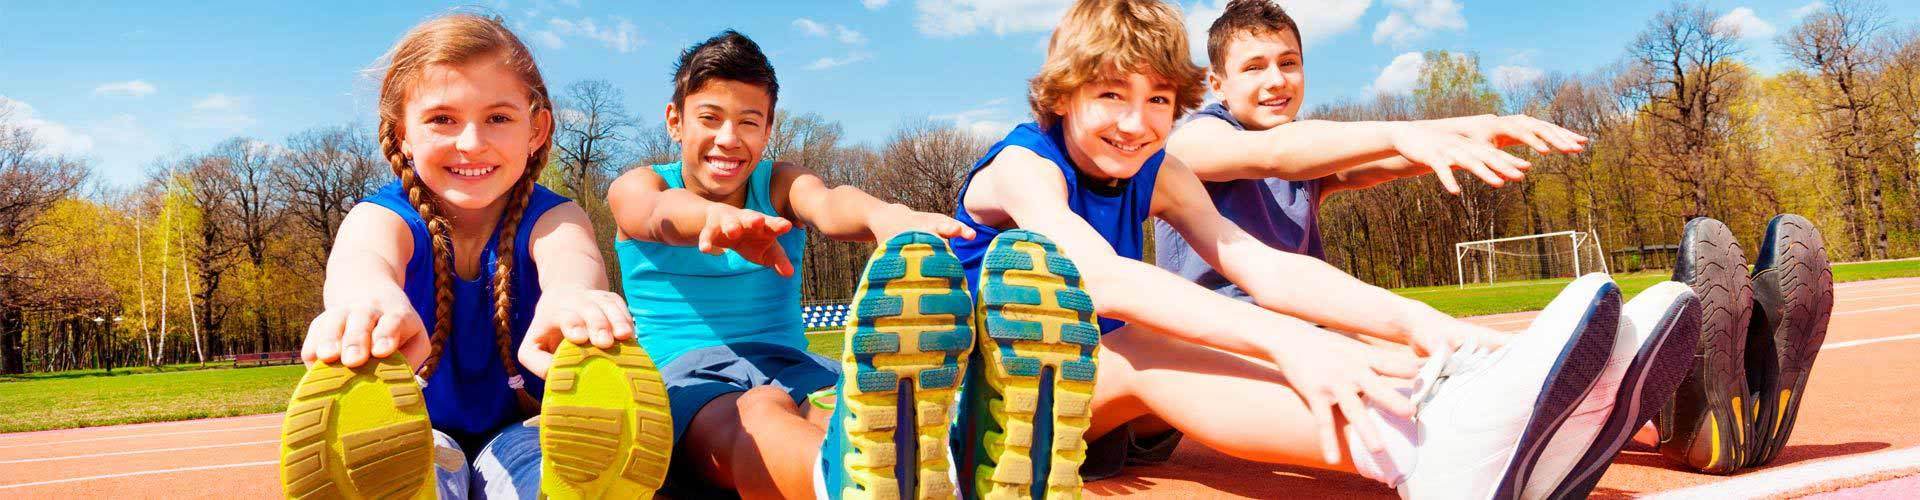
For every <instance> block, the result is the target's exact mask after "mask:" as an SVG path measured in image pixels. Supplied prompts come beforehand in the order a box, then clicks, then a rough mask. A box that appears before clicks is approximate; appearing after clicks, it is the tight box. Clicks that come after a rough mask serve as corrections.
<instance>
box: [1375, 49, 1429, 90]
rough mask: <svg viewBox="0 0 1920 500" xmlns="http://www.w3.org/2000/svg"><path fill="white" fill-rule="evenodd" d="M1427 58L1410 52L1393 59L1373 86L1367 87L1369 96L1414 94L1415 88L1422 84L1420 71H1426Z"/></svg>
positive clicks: (1381, 71)
mask: <svg viewBox="0 0 1920 500" xmlns="http://www.w3.org/2000/svg"><path fill="white" fill-rule="evenodd" d="M1426 67H1427V57H1426V56H1423V55H1420V53H1419V52H1408V53H1405V54H1400V55H1399V56H1395V57H1394V58H1393V62H1392V63H1388V64H1387V68H1386V69H1383V70H1380V76H1379V77H1376V78H1374V79H1373V85H1370V86H1368V87H1367V90H1366V93H1367V94H1405V93H1409V92H1413V86H1414V85H1417V84H1419V83H1420V71H1421V70H1424V69H1426Z"/></svg>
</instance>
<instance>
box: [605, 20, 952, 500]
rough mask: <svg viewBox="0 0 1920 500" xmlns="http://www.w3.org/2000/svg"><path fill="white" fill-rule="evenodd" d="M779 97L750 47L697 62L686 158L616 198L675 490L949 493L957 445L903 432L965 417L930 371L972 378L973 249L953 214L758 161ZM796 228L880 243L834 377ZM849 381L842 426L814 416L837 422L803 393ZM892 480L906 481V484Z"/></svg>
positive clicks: (705, 52)
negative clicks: (954, 413)
mask: <svg viewBox="0 0 1920 500" xmlns="http://www.w3.org/2000/svg"><path fill="white" fill-rule="evenodd" d="M778 93H779V83H778V81H777V80H776V78H775V76H774V71H773V67H772V65H771V64H769V63H768V61H767V58H766V56H765V55H764V54H763V53H762V52H761V51H760V48H759V46H758V45H756V44H755V43H754V42H753V41H752V40H750V39H748V38H747V37H745V36H743V35H741V34H739V33H736V32H733V31H726V32H723V33H721V34H720V35H718V36H715V37H713V38H710V39H708V40H706V41H704V42H701V43H699V44H697V45H694V46H693V47H691V48H689V49H687V50H686V51H685V52H683V53H682V54H681V57H680V61H679V64H678V66H677V67H676V68H675V75H674V92H673V102H672V103H671V104H669V105H668V106H667V108H666V126H667V130H668V132H669V134H670V135H671V136H672V137H673V139H674V140H675V141H676V142H678V143H679V144H680V149H681V158H680V161H677V162H674V163H669V164H664V165H653V166H651V167H649V168H637V169H634V170H632V171H629V172H627V173H626V174H623V175H621V176H620V178H619V179H617V180H615V181H614V183H613V185H612V188H611V189H610V190H609V192H608V204H609V206H611V207H612V209H613V215H614V219H615V221H616V222H617V224H618V225H619V228H620V235H619V240H618V242H617V243H616V250H617V252H618V253H619V256H620V267H621V271H622V274H623V275H624V284H625V290H626V298H627V304H628V308H629V309H630V311H631V313H632V315H633V318H634V322H635V331H636V332H637V336H638V338H639V341H640V344H641V345H642V346H644V347H646V349H647V351H648V353H649V354H650V355H652V357H653V359H655V360H657V362H658V363H660V365H661V367H662V369H661V370H660V372H661V376H662V378H664V379H665V381H666V385H667V393H668V399H669V400H670V406H671V408H672V413H673V422H674V427H675V429H674V430H675V432H674V435H675V440H674V441H675V443H676V445H677V446H676V448H675V449H674V457H673V460H672V463H673V466H672V469H673V471H672V472H670V473H669V479H668V482H669V483H670V484H671V485H672V486H671V487H670V488H669V490H668V491H680V492H681V493H680V494H682V495H686V496H690V497H709V496H713V495H715V494H717V493H715V492H712V491H711V490H712V489H714V488H716V487H717V488H722V489H733V490H737V491H738V492H739V494H740V495H741V496H745V497H749V498H764V497H776V496H778V497H786V498H806V497H808V496H812V495H814V494H815V493H816V491H822V490H820V489H821V488H822V487H823V486H824V488H825V489H824V490H823V491H822V493H823V496H826V497H830V498H840V497H841V496H842V494H843V491H854V490H862V489H864V490H867V491H866V492H867V493H868V494H877V493H879V492H878V491H875V490H886V489H894V490H902V489H907V488H918V489H920V490H923V491H929V492H932V493H929V494H928V495H931V496H938V495H940V494H944V493H943V492H945V491H950V490H951V485H950V482H949V481H948V479H947V477H948V474H949V473H948V469H949V466H948V465H947V463H948V462H947V456H946V453H945V448H944V447H935V448H938V450H926V451H924V452H922V451H919V450H916V449H915V448H914V447H913V446H900V447H898V448H897V449H896V447H895V446H894V445H895V443H896V441H895V434H896V433H895V431H901V432H900V436H899V437H900V439H903V440H905V442H908V443H945V441H946V431H947V426H946V421H945V420H944V419H934V420H937V422H935V423H934V425H921V426H911V427H914V429H913V431H905V430H903V428H904V427H909V425H908V423H910V422H912V420H911V419H900V420H899V421H898V422H896V421H895V419H894V417H895V416H896V414H897V412H898V411H899V410H900V409H902V408H905V409H908V410H910V411H911V410H916V409H918V410H921V411H924V409H925V408H947V407H950V406H951V405H952V404H953V392H954V391H953V387H952V386H954V385H957V384H952V383H951V382H949V383H948V384H946V385H947V387H941V386H940V385H941V384H938V383H937V382H936V381H934V379H935V378H937V377H933V376H929V375H928V374H930V373H933V374H938V373H949V372H951V373H953V374H957V373H959V372H960V371H961V370H962V367H961V366H960V363H961V362H963V360H965V359H966V353H967V350H968V349H971V347H972V342H971V340H972V336H971V330H969V329H968V319H969V317H970V316H969V314H970V312H971V306H972V302H971V300H970V299H968V296H967V293H966V288H965V286H966V284H965V281H964V279H963V278H962V277H961V275H960V274H959V267H958V264H957V262H955V261H953V257H952V254H951V251H950V250H948V249H947V245H946V242H945V241H944V240H943V238H971V237H972V236H973V233H972V231H970V230H968V229H967V228H965V227H964V226H962V225H961V224H960V223H959V222H957V221H954V220H953V219H952V218H949V217H947V216H944V215H938V214H931V213H923V212H916V211H913V210H911V209H909V208H907V207H905V206H903V205H898V204H889V203H885V202H882V201H880V200H879V199H876V198H874V197H873V196H870V195H868V194H867V193H865V192H862V191H860V190H858V189H855V188H853V187H851V186H839V187H830V186H828V185H827V184H826V183H825V182H824V181H822V180H821V179H820V177H819V176H817V175H815V174H814V173H813V172H812V171H810V170H808V169H807V168H806V167H803V166H800V165H793V164H789V163H777V162H770V161H764V160H762V154H763V152H764V150H765V148H766V144H767V139H768V138H769V136H770V135H771V134H772V133H773V130H772V129H773V124H774V101H775V98H776V96H777V95H778ZM802 227H806V228H810V230H811V231H813V232H817V233H819V234H822V235H825V236H827V237H830V238H835V239H841V240H860V241H875V240H877V241H881V242H883V243H882V244H881V245H880V246H879V248H878V249H876V250H875V253H874V260H873V262H872V263H871V264H870V266H871V270H870V271H869V272H868V273H866V274H865V275H864V278H863V280H862V284H861V286H860V296H859V298H860V301H859V302H857V303H856V304H855V308H854V311H853V313H852V315H853V320H852V321H850V323H851V324H852V325H853V326H850V327H849V328H848V331H847V342H848V344H849V345H847V346H846V349H845V351H846V354H844V355H843V356H842V358H841V359H839V360H834V359H828V358H826V357H822V356H819V355H816V354H812V353H809V352H808V351H807V340H806V338H805V337H804V335H803V328H802V324H801V316H800V283H801V271H802V266H801V261H800V259H801V256H802V255H803V253H804V252H803V249H804V248H805V245H806V235H807V232H808V230H804V229H801V228H802ZM948 263H951V264H950V265H948ZM907 299H916V300H907ZM906 339H913V340H906ZM888 340H891V341H892V342H891V343H888V342H887V341H888ZM908 375H911V376H908ZM923 377H924V378H925V380H923ZM950 378H951V377H950ZM906 380H912V381H914V382H915V383H912V384H906V383H904V381H906ZM836 384H838V385H839V388H838V391H837V392H838V394H839V398H838V399H839V401H838V404H837V405H835V406H834V411H833V412H832V413H831V417H830V416H829V413H828V412H825V411H815V408H823V407H825V406H826V405H825V404H818V405H816V404H810V403H809V401H808V400H809V395H811V394H814V393H815V392H816V391H821V390H822V389H825V388H828V387H834V386H835V385H836ZM815 399H820V400H824V401H833V399H834V398H825V397H823V398H815ZM930 418H931V417H930ZM895 463H906V464H911V465H913V467H911V468H910V469H909V470H911V471H912V472H911V473H902V474H895V473H894V469H893V465H894V464H895ZM896 475H897V476H901V477H895V476H896ZM902 479H906V480H904V481H902ZM903 485H904V487H903ZM902 493H906V494H911V492H902Z"/></svg>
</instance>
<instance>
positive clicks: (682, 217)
mask: <svg viewBox="0 0 1920 500" xmlns="http://www.w3.org/2000/svg"><path fill="white" fill-rule="evenodd" d="M715 205H718V206H719V207H725V208H733V207H728V206H727V205H726V204H724V203H715V202H712V201H708V200H707V199H706V198H701V197H700V195H697V194H694V193H693V192H692V191H688V190H685V189H670V188H668V187H667V181H666V179H662V178H660V174H657V173H654V171H653V170H652V169H647V168H636V169H633V170H628V171H627V173H624V174H620V177H619V178H617V179H614V180H613V184H612V185H611V186H608V188H607V206H608V207H609V208H610V209H611V210H612V211H613V220H614V224H615V225H616V226H619V228H620V233H621V235H623V236H626V237H627V238H631V239H636V240H642V241H655V242H660V243H666V244H669V245H682V246H692V245H695V244H698V243H699V241H700V233H701V231H702V230H704V229H706V226H707V222H708V220H709V219H710V218H711V217H710V215H711V212H713V211H715V210H718V209H719V207H716V206H715Z"/></svg>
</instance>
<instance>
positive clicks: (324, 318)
mask: <svg viewBox="0 0 1920 500" xmlns="http://www.w3.org/2000/svg"><path fill="white" fill-rule="evenodd" d="M344 319H345V318H343V317H341V316H340V314H339V313H338V312H334V311H325V312H321V313H320V315H319V316H317V317H314V318H313V323H311V324H309V325H307V341H306V344H305V345H303V346H301V347H300V359H302V360H305V361H306V362H307V364H308V365H312V364H314V363H318V362H325V363H331V362H333V361H334V360H336V359H339V355H340V347H339V345H338V342H339V341H340V328H341V327H343V326H345V325H344V321H343V320H344Z"/></svg>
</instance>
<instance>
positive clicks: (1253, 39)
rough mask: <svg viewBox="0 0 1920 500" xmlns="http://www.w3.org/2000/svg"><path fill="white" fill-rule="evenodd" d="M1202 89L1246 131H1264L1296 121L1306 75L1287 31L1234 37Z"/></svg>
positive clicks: (1295, 43)
mask: <svg viewBox="0 0 1920 500" xmlns="http://www.w3.org/2000/svg"><path fill="white" fill-rule="evenodd" d="M1222 56H1223V57H1221V63H1220V65H1219V66H1218V67H1215V68H1212V69H1210V70H1209V71H1207V85H1208V87H1209V89H1211V90H1212V91H1213V93H1214V95H1217V96H1219V97H1220V101H1221V102H1222V103H1225V104H1226V106H1227V110H1228V111H1230V112H1232V113H1233V117H1234V118H1235V119H1238V120H1239V121H1240V125H1241V126H1244V127H1246V128H1247V129H1248V130H1266V129H1270V128H1273V127H1277V126H1280V125H1281V124H1284V123H1287V122H1290V121H1293V120H1294V119H1295V118H1297V117H1299V116H1300V101H1301V98H1302V97H1304V96H1305V95H1306V91H1307V72H1306V69H1305V65H1304V63H1303V62H1302V58H1301V53H1300V42H1299V38H1298V37H1296V36H1294V34H1293V33H1292V32H1288V31H1280V32H1277V33H1252V32H1243V33H1239V34H1236V35H1234V36H1233V37H1232V38H1231V39H1230V40H1229V41H1228V42H1227V47H1226V51H1225V54H1222Z"/></svg>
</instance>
